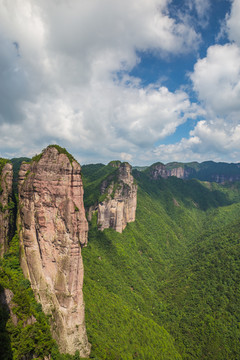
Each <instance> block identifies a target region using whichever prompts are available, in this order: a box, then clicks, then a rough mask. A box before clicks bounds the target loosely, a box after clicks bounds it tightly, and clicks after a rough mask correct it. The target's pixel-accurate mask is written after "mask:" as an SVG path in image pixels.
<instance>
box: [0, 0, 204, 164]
mask: <svg viewBox="0 0 240 360" xmlns="http://www.w3.org/2000/svg"><path fill="white" fill-rule="evenodd" d="M169 3H170V1H168V0H147V1H146V0H133V1H130V2H129V1H128V0H122V1H117V2H115V1H112V0H101V1H100V0H93V1H85V0H84V1H77V0H68V1H67V0H60V1H51V2H49V1H47V0H41V1H37V0H31V1H30V0H16V1H14V3H13V2H8V1H4V0H0V10H1V11H0V24H1V25H0V30H1V39H0V42H1V45H2V46H1V47H2V48H3V51H1V54H0V66H1V69H3V71H2V72H1V82H0V93H1V94H5V95H4V96H5V98H3V97H2V99H4V104H5V105H4V106H1V109H2V112H1V118H0V123H1V141H0V150H1V151H2V154H3V152H4V150H5V154H9V153H10V154H12V155H14V156H16V155H23V154H26V153H25V150H26V147H28V148H29V149H30V150H29V152H37V151H39V150H41V149H42V148H43V147H44V146H45V145H47V143H49V142H59V143H60V144H61V145H64V146H66V147H68V148H69V150H70V151H74V153H75V155H77V156H78V153H81V155H79V157H80V160H83V161H87V159H88V158H90V157H91V159H93V158H94V157H95V158H96V155H98V156H99V157H100V158H101V159H103V160H104V159H105V158H106V159H109V158H111V157H113V158H116V156H117V155H119V156H123V157H125V158H126V159H127V158H129V159H130V157H131V156H132V157H134V156H135V155H134V154H137V153H138V152H139V149H140V148H147V147H149V146H152V145H153V144H154V142H155V141H157V140H158V139H160V138H162V137H164V136H166V135H168V134H171V133H173V132H174V131H175V129H176V127H177V126H178V125H179V124H181V123H183V122H184V121H185V120H186V119H187V117H188V116H190V115H193V116H197V115H196V114H197V112H198V109H197V108H196V107H194V106H193V105H192V104H191V103H190V101H189V99H188V95H187V94H186V93H185V92H183V91H176V92H170V91H169V90H168V89H167V88H164V87H162V86H161V85H158V86H157V85H156V84H155V85H151V86H148V87H146V88H143V87H142V86H141V82H140V80H139V79H136V78H131V77H129V76H128V73H129V71H130V70H131V69H132V68H133V67H134V66H135V65H136V64H137V63H138V62H139V61H140V59H139V57H138V53H139V51H143V52H144V51H154V52H155V53H157V54H158V55H159V56H165V55H166V54H169V53H171V54H181V53H186V52H188V51H192V50H193V49H196V48H197V46H198V43H199V38H200V37H199V35H198V34H197V33H196V32H195V31H194V29H193V28H192V27H191V26H189V25H188V23H184V22H183V21H181V22H180V21H176V20H174V19H173V18H171V17H170V15H169V12H168V5H169ZM14 44H15V45H14ZM0 101H3V100H0ZM0 105H1V104H0ZM26 143H27V145H26ZM7 148H8V150H6V149H7ZM126 149H127V151H126ZM121 154H122V155H121Z"/></svg>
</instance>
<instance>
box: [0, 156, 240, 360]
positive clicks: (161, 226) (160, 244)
mask: <svg viewBox="0 0 240 360" xmlns="http://www.w3.org/2000/svg"><path fill="white" fill-rule="evenodd" d="M13 163H14V161H13ZM15 168H16V169H15V172H16V171H17V168H18V166H15ZM109 176H111V177H112V178H114V176H115V170H114V168H113V167H111V166H109V165H108V166H105V165H103V164H96V165H85V166H82V177H83V185H84V190H85V198H84V202H85V204H86V207H89V206H90V205H92V204H94V202H96V201H101V200H102V199H101V194H100V191H99V186H100V184H101V182H102V181H103V180H104V179H106V178H107V177H109ZM133 176H134V181H135V182H136V183H137V185H138V195H137V211H136V221H135V222H132V223H129V224H128V225H127V227H126V229H125V230H124V231H123V233H122V234H120V233H117V232H116V231H114V230H113V229H105V230H104V231H99V230H98V225H97V214H95V215H94V216H93V218H92V220H91V222H90V223H89V234H88V238H89V239H88V246H87V247H84V248H83V249H82V255H83V262H84V287H83V293H84V301H85V311H86V326H87V334H88V339H89V342H90V343H91V345H92V350H91V355H90V358H91V359H95V360H102V359H106V360H111V359H112V360H115V359H119V360H120V359H124V360H125V359H126V360H128V359H129V360H130V359H146V360H147V359H149V360H151V359H162V360H168V359H169V360H170V359H188V360H190V359H220V360H221V359H222V360H227V359H232V360H235V359H238V358H240V346H239V338H240V328H239V326H240V310H239V309H240V306H239V305H240V304H239V299H240V293H239V292H240V291H239V280H240V279H239V277H240V276H239V274H240V256H239V255H240V217H239V213H240V183H239V182H234V183H225V184H217V183H213V182H212V183H211V182H207V181H200V180H196V179H191V180H182V179H178V178H176V177H174V176H173V177H169V178H168V179H162V178H159V179H158V180H153V179H151V177H150V176H149V171H148V169H143V170H142V171H139V170H137V169H135V170H133ZM14 201H15V204H16V205H17V194H15V197H14ZM0 284H1V290H2V289H3V288H5V289H10V290H11V291H12V292H13V294H14V299H13V300H14V303H15V304H16V306H15V307H14V308H13V309H12V312H13V313H14V314H15V315H16V316H17V318H18V321H17V326H14V325H13V323H12V321H11V319H10V317H9V314H8V313H7V312H6V310H5V309H4V307H2V308H1V310H0V311H1V312H0V319H1V322H0V339H1V340H0V357H1V359H4V360H5V359H6V360H7V359H31V356H33V354H34V357H35V358H37V359H43V358H44V357H45V356H48V357H49V358H51V359H53V360H65V359H69V360H70V359H75V360H76V359H80V357H79V354H78V353H76V354H75V355H73V356H71V355H67V354H66V355H63V354H60V353H59V350H58V347H57V344H56V342H55V341H54V340H53V339H52V337H51V333H50V327H49V319H48V317H47V316H46V315H44V313H43V312H42V309H41V305H40V304H39V303H37V302H36V300H35V297H34V295H33V291H32V290H31V286H30V282H29V281H28V280H26V279H25V278H24V276H23V273H22V270H21V268H20V263H19V244H18V234H17V233H16V234H15V235H14V237H13V238H12V239H11V241H10V247H9V250H8V252H7V253H6V254H5V255H4V258H3V259H1V262H0ZM29 319H34V320H33V321H29Z"/></svg>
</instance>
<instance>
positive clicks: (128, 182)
mask: <svg viewBox="0 0 240 360" xmlns="http://www.w3.org/2000/svg"><path fill="white" fill-rule="evenodd" d="M110 164H111V163H110ZM112 166H115V167H116V166H117V168H118V170H117V172H116V177H115V179H111V177H110V178H109V179H106V180H104V181H103V183H102V184H101V194H102V195H103V194H105V199H104V201H102V202H100V203H98V204H95V205H94V206H91V207H90V209H89V220H90V219H91V217H92V214H93V212H95V211H97V212H98V226H99V229H100V230H104V229H108V228H112V229H115V230H116V231H117V232H119V233H122V231H123V230H124V229H125V227H126V225H127V223H129V222H133V221H135V214H136V207H137V185H136V184H135V183H134V179H133V176H132V174H131V166H130V165H129V164H128V163H120V162H119V163H117V165H116V163H113V165H112Z"/></svg>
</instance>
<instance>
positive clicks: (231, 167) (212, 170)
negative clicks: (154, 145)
mask: <svg viewBox="0 0 240 360" xmlns="http://www.w3.org/2000/svg"><path fill="white" fill-rule="evenodd" d="M143 171H146V172H147V173H149V176H150V177H151V178H153V179H159V177H163V178H165V179H166V178H168V177H170V176H176V177H178V178H180V179H198V180H202V181H211V182H217V183H221V184H223V183H225V182H228V181H229V182H233V181H239V180H240V164H239V163H238V164H228V163H224V162H219V163H216V162H214V161H205V162H202V163H198V162H191V163H178V162H172V163H168V164H166V165H164V164H162V163H160V162H158V163H155V164H153V165H151V166H150V167H148V168H147V169H143Z"/></svg>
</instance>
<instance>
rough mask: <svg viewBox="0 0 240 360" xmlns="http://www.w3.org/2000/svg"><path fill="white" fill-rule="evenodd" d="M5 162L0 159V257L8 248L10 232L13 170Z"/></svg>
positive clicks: (10, 165)
mask: <svg viewBox="0 0 240 360" xmlns="http://www.w3.org/2000/svg"><path fill="white" fill-rule="evenodd" d="M6 161H7V160H4V159H0V257H2V256H3V254H4V253H5V251H6V250H7V247H8V241H9V236H10V232H11V216H12V211H11V208H10V206H9V205H10V201H11V200H12V182H13V169H12V164H11V163H9V162H6Z"/></svg>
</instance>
